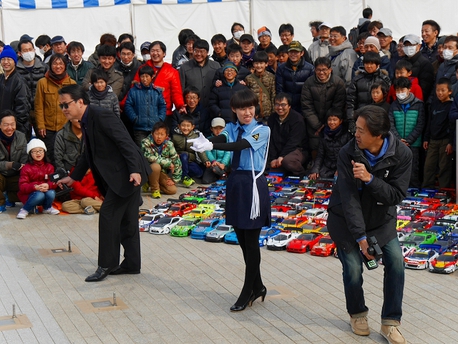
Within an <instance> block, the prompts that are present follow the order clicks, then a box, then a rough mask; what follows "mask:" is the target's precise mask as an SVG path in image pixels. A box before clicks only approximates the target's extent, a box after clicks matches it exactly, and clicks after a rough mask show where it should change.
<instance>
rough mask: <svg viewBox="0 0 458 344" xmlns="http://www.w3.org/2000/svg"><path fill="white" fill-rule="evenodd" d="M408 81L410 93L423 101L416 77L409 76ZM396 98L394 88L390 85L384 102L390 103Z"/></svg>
mask: <svg viewBox="0 0 458 344" xmlns="http://www.w3.org/2000/svg"><path fill="white" fill-rule="evenodd" d="M409 80H410V82H411V83H412V87H411V88H410V93H412V94H413V95H414V96H415V97H416V98H418V99H420V100H421V101H423V91H422V90H421V87H420V84H419V83H418V78H415V77H410V78H409ZM395 100H396V90H395V89H394V86H393V85H391V87H390V91H389V92H388V97H387V98H386V102H387V103H388V104H391V103H392V102H394V101H395Z"/></svg>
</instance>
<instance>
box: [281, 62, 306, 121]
mask: <svg viewBox="0 0 458 344" xmlns="http://www.w3.org/2000/svg"><path fill="white" fill-rule="evenodd" d="M314 71H315V68H314V67H313V65H311V64H310V63H308V62H306V61H305V59H304V58H301V60H300V62H299V65H298V66H297V69H296V70H294V69H293V66H292V64H291V62H290V61H289V60H288V61H286V62H285V63H283V64H281V65H280V66H278V68H277V72H276V73H275V86H276V89H277V94H279V93H280V92H286V93H289V94H290V95H291V97H292V99H293V101H292V103H291V107H292V108H293V109H294V110H296V111H297V112H299V113H301V112H302V111H301V92H302V86H303V85H304V82H305V80H307V79H308V78H309V77H310V76H312V75H314Z"/></svg>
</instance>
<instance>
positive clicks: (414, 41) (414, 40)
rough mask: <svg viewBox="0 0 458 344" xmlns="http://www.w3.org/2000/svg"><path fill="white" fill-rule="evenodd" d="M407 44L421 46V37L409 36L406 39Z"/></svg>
mask: <svg viewBox="0 0 458 344" xmlns="http://www.w3.org/2000/svg"><path fill="white" fill-rule="evenodd" d="M405 42H410V43H411V44H420V42H421V40H420V37H418V36H417V35H413V34H408V35H405V37H404V41H403V43H405Z"/></svg>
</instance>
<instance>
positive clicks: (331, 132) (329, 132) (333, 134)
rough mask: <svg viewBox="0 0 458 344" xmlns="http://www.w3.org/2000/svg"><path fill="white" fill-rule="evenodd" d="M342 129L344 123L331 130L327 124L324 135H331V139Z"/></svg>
mask: <svg viewBox="0 0 458 344" xmlns="http://www.w3.org/2000/svg"><path fill="white" fill-rule="evenodd" d="M341 130H342V125H339V126H338V127H337V128H335V129H334V130H331V128H329V127H328V126H327V125H326V126H325V127H324V135H326V136H328V137H330V138H331V139H332V138H334V137H336V136H337V135H338V134H339V133H340V132H341Z"/></svg>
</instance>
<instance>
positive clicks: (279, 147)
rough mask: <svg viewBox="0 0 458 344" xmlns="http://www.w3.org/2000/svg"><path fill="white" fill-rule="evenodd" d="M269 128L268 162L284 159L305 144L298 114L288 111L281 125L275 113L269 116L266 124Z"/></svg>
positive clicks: (303, 126)
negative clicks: (279, 158)
mask: <svg viewBox="0 0 458 344" xmlns="http://www.w3.org/2000/svg"><path fill="white" fill-rule="evenodd" d="M267 124H268V126H269V128H270V144H269V157H268V160H267V161H268V162H270V161H272V160H274V159H277V158H278V157H280V156H281V157H285V155H287V154H289V153H291V152H292V151H294V150H296V149H297V148H301V149H302V148H304V145H305V144H306V134H305V123H304V118H303V117H302V116H301V114H300V113H298V112H297V111H294V110H293V109H291V110H290V112H289V114H288V116H287V117H286V118H285V120H284V121H283V123H280V121H279V120H278V114H277V113H276V112H274V113H272V114H271V115H270V116H269V119H268V122H267Z"/></svg>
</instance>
